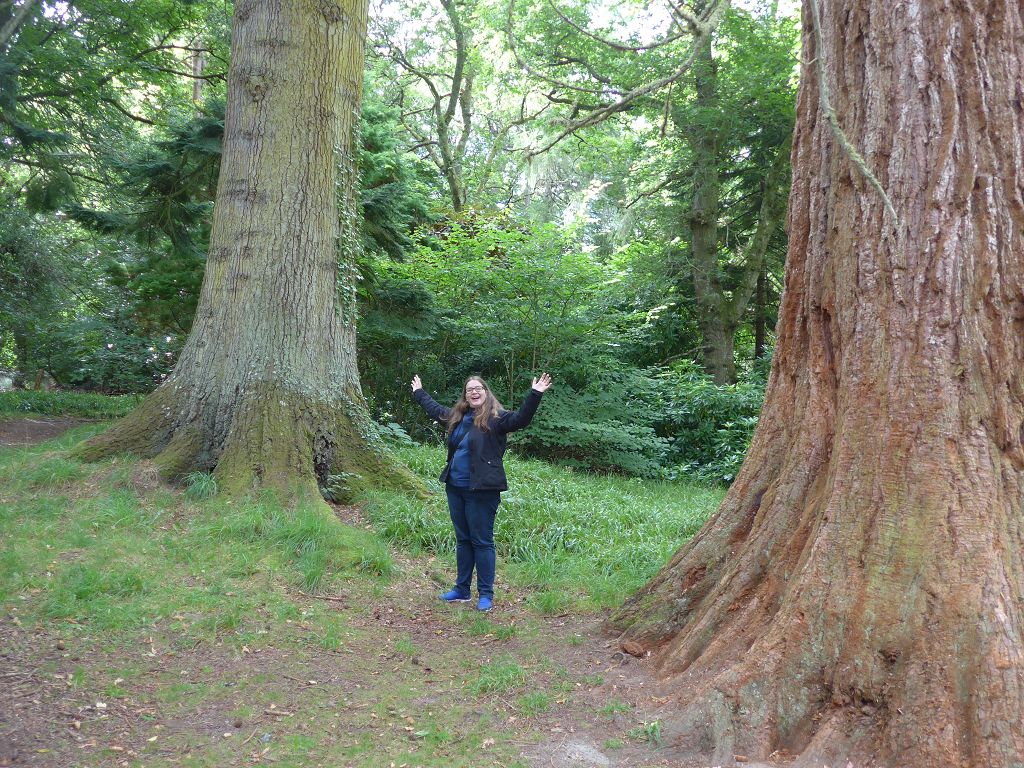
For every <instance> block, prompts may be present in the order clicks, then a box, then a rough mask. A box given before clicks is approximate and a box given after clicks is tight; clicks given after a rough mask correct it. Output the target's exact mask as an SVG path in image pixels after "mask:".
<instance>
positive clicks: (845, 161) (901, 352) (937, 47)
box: [614, 0, 1024, 768]
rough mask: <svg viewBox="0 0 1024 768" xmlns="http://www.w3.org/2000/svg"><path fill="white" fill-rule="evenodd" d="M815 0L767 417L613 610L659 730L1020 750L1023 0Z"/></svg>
mask: <svg viewBox="0 0 1024 768" xmlns="http://www.w3.org/2000/svg"><path fill="white" fill-rule="evenodd" d="M820 17H821V28H822V29H821V31H822V34H823V44H822V46H821V47H820V48H821V49H820V50H818V49H817V48H818V46H816V45H815V44H814V39H813V36H812V35H811V27H810V24H809V20H808V13H807V8H806V7H805V14H804V19H805V22H804V46H803V61H805V62H811V63H810V64H809V65H807V66H806V68H805V72H804V78H803V81H802V83H801V91H800V97H799V102H798V124H797V131H796V136H795V145H794V150H793V168H794V174H795V176H794V182H793V190H792V195H791V198H790V214H789V225H790V240H789V255H788V261H787V268H786V288H785V295H784V298H783V305H782V308H781V311H780V317H779V325H778V335H779V342H778V345H777V347H776V354H775V358H774V362H773V366H772V375H771V379H770V382H769V387H768V393H767V396H766V402H765V407H764V411H763V412H762V417H761V422H760V424H759V426H758V429H757V432H756V434H755V436H754V440H753V442H752V444H751V448H750V452H749V455H748V457H747V461H746V462H745V464H744V466H743V469H742V471H741V472H740V474H739V476H738V478H737V480H736V482H735V484H734V485H733V487H732V488H731V489H730V490H729V493H728V495H727V496H726V499H725V501H724V502H723V504H722V507H721V509H720V510H719V512H718V514H717V515H716V516H715V517H714V518H713V519H712V520H711V521H710V522H709V523H708V524H707V525H706V526H705V528H704V529H703V530H702V531H701V532H700V533H699V534H698V535H697V536H696V537H694V539H693V540H692V541H691V542H690V543H688V544H687V545H686V546H685V547H683V548H682V549H681V550H680V551H679V552H678V553H677V554H676V556H675V557H674V558H673V559H672V561H671V562H670V563H669V564H668V565H667V566H666V567H665V568H664V569H663V570H662V571H661V572H660V573H659V574H658V575H657V576H656V577H655V579H654V580H653V581H652V582H651V583H650V584H649V585H648V586H647V587H646V588H645V589H644V590H642V592H641V593H640V594H638V595H637V596H636V597H634V598H633V599H632V600H631V601H630V602H629V603H627V605H626V606H625V607H624V608H623V609H622V610H621V612H620V613H619V614H618V615H617V616H616V617H615V619H614V621H615V623H616V625H617V626H618V627H619V628H621V629H623V630H624V637H625V638H630V639H633V640H635V641H637V642H639V643H640V644H642V645H643V646H645V647H647V648H649V649H650V650H651V651H652V652H653V654H654V661H655V664H656V666H657V668H658V669H659V670H660V671H661V673H663V674H664V675H667V676H672V678H673V680H675V681H676V683H675V684H676V685H677V686H678V690H679V691H680V697H679V699H678V701H677V702H676V704H675V706H674V708H673V710H674V711H673V712H672V713H671V716H670V718H666V721H665V723H664V725H665V728H664V730H665V731H666V732H667V733H669V734H670V735H671V736H672V737H673V738H674V739H675V740H676V741H675V743H676V744H677V746H678V748H680V749H689V750H694V751H698V752H705V753H708V752H710V753H713V759H714V762H731V759H732V755H733V754H734V753H742V754H745V755H748V756H751V757H757V756H760V757H764V756H767V755H769V754H770V753H772V752H773V751H775V750H786V751H789V752H791V753H793V754H796V755H799V758H798V759H797V761H796V764H797V765H806V766H812V765H813V766H815V768H820V766H821V765H822V764H830V765H833V766H835V765H846V762H845V761H846V760H851V761H853V764H854V765H855V766H857V768H861V767H862V766H866V765H879V766H972V767H975V768H989V767H992V766H995V767H1006V768H1009V767H1010V766H1015V767H1016V768H1019V767H1020V766H1021V765H1022V764H1024V718H1022V713H1024V619H1022V611H1024V528H1022V518H1024V512H1022V502H1024V486H1022V477H1024V446H1022V440H1024V424H1022V422H1024V365H1022V361H1024V85H1022V73H1024V67H1022V63H1024V62H1022V57H1024V24H1022V9H1021V5H1020V4H1019V3H1018V2H1007V1H1006V0H1002V1H1001V2H998V1H995V0H993V1H992V2H985V3H966V4H964V3H951V2H948V0H923V1H922V0H914V1H913V2H904V3H897V4H893V3H889V2H882V1H881V0H836V1H834V2H833V1H831V0H829V1H828V2H825V3H824V5H823V6H822V7H821V12H820ZM820 76H824V77H825V79H826V82H827V85H828V88H829V90H830V91H831V100H832V103H833V105H834V106H835V108H836V112H837V114H838V118H839V121H840V123H841V124H842V126H843V128H845V130H846V134H847V135H848V136H849V138H850V139H851V141H852V142H853V144H854V145H855V146H857V147H858V148H859V149H860V150H861V151H862V152H863V155H864V158H865V160H866V164H867V166H868V167H869V168H871V169H873V171H874V173H875V175H876V176H877V177H878V180H879V182H880V183H881V186H882V187H883V188H885V190H887V192H888V195H889V197H890V199H891V200H892V202H893V203H894V206H895V212H896V215H897V216H898V221H897V220H895V219H894V218H893V217H892V216H890V215H889V214H888V213H887V212H886V210H885V207H884V204H883V201H882V199H881V196H880V195H879V194H878V193H877V192H876V191H875V190H874V189H873V188H872V187H871V186H870V185H869V184H868V183H866V181H865V178H864V176H863V174H862V173H861V172H860V171H858V170H857V169H856V168H855V166H854V164H853V163H852V162H851V160H850V157H849V156H848V154H847V153H846V152H844V151H843V150H842V149H840V147H839V144H838V143H837V141H836V139H835V137H834V136H833V133H832V132H831V130H830V127H829V125H828V123H827V121H826V116H825V115H824V114H823V109H822V102H821V98H820V93H819V77H820Z"/></svg>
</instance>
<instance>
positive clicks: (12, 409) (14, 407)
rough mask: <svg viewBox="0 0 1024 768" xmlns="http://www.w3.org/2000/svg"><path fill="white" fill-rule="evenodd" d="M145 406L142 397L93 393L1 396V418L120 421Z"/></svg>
mask: <svg viewBox="0 0 1024 768" xmlns="http://www.w3.org/2000/svg"><path fill="white" fill-rule="evenodd" d="M140 402H142V395H114V396H111V395H99V394H96V393H92V392H41V391H35V390H27V389H26V390H15V391H13V392H0V416H3V415H25V414H28V413H34V414H40V415H43V416H76V417H79V418H83V419H116V418H120V417H121V416H126V415H127V414H128V413H130V412H131V411H132V409H133V408H135V406H136V405H138V404H139V403H140Z"/></svg>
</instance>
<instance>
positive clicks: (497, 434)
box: [412, 387, 541, 491]
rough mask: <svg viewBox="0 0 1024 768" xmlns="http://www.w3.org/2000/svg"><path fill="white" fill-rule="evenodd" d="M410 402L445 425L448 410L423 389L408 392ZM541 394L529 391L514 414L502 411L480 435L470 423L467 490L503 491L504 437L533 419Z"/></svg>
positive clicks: (505, 486)
mask: <svg viewBox="0 0 1024 768" xmlns="http://www.w3.org/2000/svg"><path fill="white" fill-rule="evenodd" d="M412 396H413V399H414V400H416V402H417V403H419V404H420V406H421V407H422V408H423V410H424V411H426V412H427V415H428V416H429V417H430V418H432V419H434V420H435V421H439V422H441V423H442V424H447V423H448V417H449V416H450V415H451V412H452V409H451V408H446V407H445V406H443V405H441V404H440V403H438V402H437V401H436V400H434V399H433V398H432V397H431V396H430V395H428V394H427V393H426V392H425V391H424V390H423V389H417V390H416V391H415V392H413V393H412ZM540 398H541V393H540V392H538V391H537V390H535V389H533V388H532V387H531V388H530V392H529V394H528V395H527V396H526V399H525V400H524V401H523V404H522V405H521V406H520V407H519V410H518V411H502V412H501V413H499V414H498V415H497V417H495V418H493V419H491V422H490V424H489V425H488V426H489V427H490V429H488V430H487V431H486V432H482V431H481V430H479V429H477V427H476V425H475V424H473V425H472V426H471V427H470V428H469V435H468V436H467V437H466V440H467V441H468V442H469V489H470V490H471V491H507V490H508V480H507V478H506V477H505V465H504V464H503V463H502V457H504V455H505V447H506V443H507V435H508V433H509V432H515V431H516V430H517V429H523V427H525V426H527V425H528V424H529V423H530V422H531V421H532V420H533V414H535V413H536V412H537V406H539V405H540ZM455 447H456V446H453V445H452V444H451V442H450V441H449V443H448V461H447V462H446V463H445V465H444V471H443V472H442V473H441V477H440V480H441V482H442V483H443V482H446V481H447V480H448V470H449V469H450V468H451V466H452V456H454V455H455Z"/></svg>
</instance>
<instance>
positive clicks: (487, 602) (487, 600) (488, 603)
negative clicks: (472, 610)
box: [476, 595, 494, 611]
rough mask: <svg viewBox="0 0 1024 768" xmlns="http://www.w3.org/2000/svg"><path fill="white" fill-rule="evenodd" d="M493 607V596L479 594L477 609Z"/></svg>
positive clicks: (484, 609) (487, 609)
mask: <svg viewBox="0 0 1024 768" xmlns="http://www.w3.org/2000/svg"><path fill="white" fill-rule="evenodd" d="M493 607H494V598H492V597H487V596H486V595H480V602H478V603H477V604H476V609H477V610H478V611H489V610H491V608H493Z"/></svg>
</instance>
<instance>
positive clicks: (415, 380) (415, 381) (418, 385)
mask: <svg viewBox="0 0 1024 768" xmlns="http://www.w3.org/2000/svg"><path fill="white" fill-rule="evenodd" d="M417 389H423V382H421V381H420V377H419V376H413V377H412V391H413V392H415V391H416V390H417Z"/></svg>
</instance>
